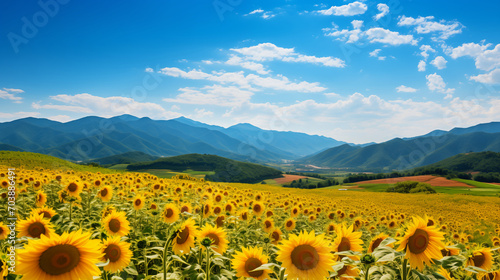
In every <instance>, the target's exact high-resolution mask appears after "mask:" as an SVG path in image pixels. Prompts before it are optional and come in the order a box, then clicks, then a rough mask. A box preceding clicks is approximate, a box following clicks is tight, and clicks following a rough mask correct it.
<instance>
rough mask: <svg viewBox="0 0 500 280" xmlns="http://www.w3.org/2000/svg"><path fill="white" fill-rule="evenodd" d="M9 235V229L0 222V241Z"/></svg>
mask: <svg viewBox="0 0 500 280" xmlns="http://www.w3.org/2000/svg"><path fill="white" fill-rule="evenodd" d="M9 234H10V229H9V227H7V226H6V225H4V223H2V222H0V240H4V239H5V238H7V236H9Z"/></svg>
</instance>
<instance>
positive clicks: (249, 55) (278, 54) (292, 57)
mask: <svg viewBox="0 0 500 280" xmlns="http://www.w3.org/2000/svg"><path fill="white" fill-rule="evenodd" d="M231 51H234V52H237V53H239V54H240V55H243V57H244V59H245V60H252V61H259V62H263V61H273V60H281V61H285V62H306V63H314V64H322V65H323V66H329V67H345V63H344V61H343V60H342V59H339V58H336V57H331V56H325V57H316V56H311V55H304V54H300V53H297V52H295V49H294V48H282V47H278V46H276V45H275V44H272V43H261V44H258V45H256V46H251V47H246V48H239V49H231Z"/></svg>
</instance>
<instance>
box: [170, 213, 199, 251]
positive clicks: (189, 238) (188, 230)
mask: <svg viewBox="0 0 500 280" xmlns="http://www.w3.org/2000/svg"><path fill="white" fill-rule="evenodd" d="M197 236H198V230H197V229H196V226H195V221H194V220H193V219H188V220H186V221H184V222H183V223H182V225H181V227H180V229H179V230H178V231H177V235H176V236H175V238H174V240H173V241H172V243H173V248H172V249H173V250H174V252H175V253H176V254H177V255H181V254H187V253H189V250H191V248H192V247H194V239H195V237H197Z"/></svg>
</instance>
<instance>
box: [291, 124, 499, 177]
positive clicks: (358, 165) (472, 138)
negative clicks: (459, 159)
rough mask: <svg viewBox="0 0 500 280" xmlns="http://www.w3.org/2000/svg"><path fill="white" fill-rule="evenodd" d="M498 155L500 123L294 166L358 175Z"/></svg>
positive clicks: (346, 148) (333, 152) (338, 151)
mask: <svg viewBox="0 0 500 280" xmlns="http://www.w3.org/2000/svg"><path fill="white" fill-rule="evenodd" d="M484 151H492V152H500V122H491V123H487V124H479V125H476V126H472V127H468V128H454V129H452V130H450V131H443V130H436V131H433V132H431V133H428V134H426V135H423V136H419V137H413V138H403V139H401V138H395V139H392V140H390V141H387V142H383V143H379V144H373V145H369V146H365V147H360V146H352V145H341V146H338V147H333V148H330V149H327V150H325V151H323V152H320V153H317V154H315V155H311V156H307V157H304V158H301V159H299V160H297V163H301V164H308V165H314V166H319V167H329V168H346V169H356V170H357V171H374V172H388V171H391V170H404V169H410V168H415V167H420V166H424V165H428V164H432V163H435V162H438V161H441V160H444V159H446V158H449V157H452V156H454V155H457V154H460V153H468V152H484Z"/></svg>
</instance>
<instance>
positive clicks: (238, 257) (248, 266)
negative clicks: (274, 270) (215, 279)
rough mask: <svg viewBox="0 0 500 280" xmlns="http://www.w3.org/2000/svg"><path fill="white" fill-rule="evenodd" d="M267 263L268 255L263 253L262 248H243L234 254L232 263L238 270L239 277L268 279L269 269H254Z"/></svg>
mask: <svg viewBox="0 0 500 280" xmlns="http://www.w3.org/2000/svg"><path fill="white" fill-rule="evenodd" d="M266 263H267V256H265V255H264V254H263V253H262V248H245V247H243V248H241V252H236V254H235V255H233V259H232V260H231V264H232V265H233V268H234V269H235V270H236V276H237V277H244V278H253V279H257V280H263V279H268V277H269V272H270V271H269V270H267V269H265V270H257V271H253V270H254V269H256V268H257V267H259V266H261V265H263V264H266Z"/></svg>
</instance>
